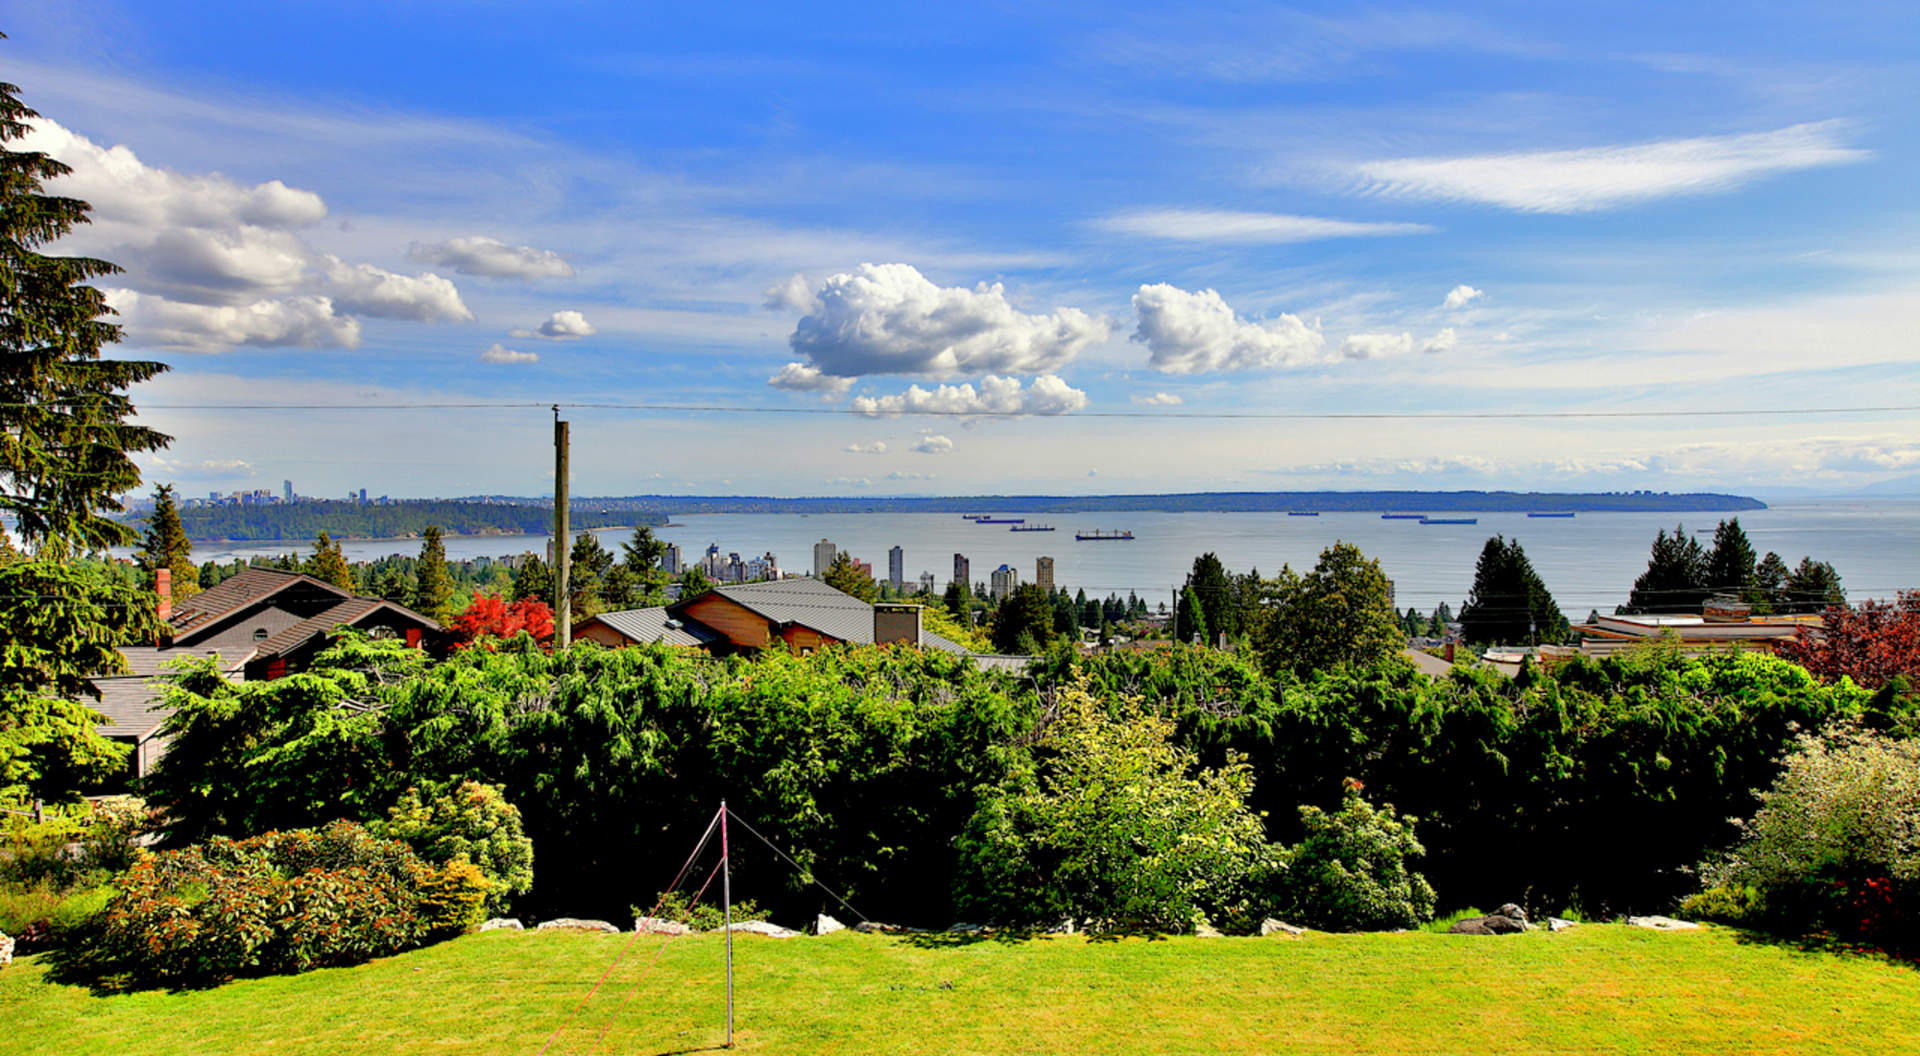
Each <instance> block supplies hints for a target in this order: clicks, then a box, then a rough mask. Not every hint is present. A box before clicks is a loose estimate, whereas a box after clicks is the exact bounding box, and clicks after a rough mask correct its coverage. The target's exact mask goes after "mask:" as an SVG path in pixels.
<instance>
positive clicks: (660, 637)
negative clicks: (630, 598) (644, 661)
mask: <svg viewBox="0 0 1920 1056" xmlns="http://www.w3.org/2000/svg"><path fill="white" fill-rule="evenodd" d="M594 619H595V620H598V621H600V622H601V623H603V624H606V625H607V626H608V627H611V628H613V629H614V630H616V631H618V632H620V633H621V634H624V635H626V636H627V637H628V638H631V639H633V640H634V641H636V642H666V643H667V644H668V645H706V644H708V643H710V642H717V641H721V640H722V639H724V638H725V637H726V635H723V634H721V633H719V632H718V631H714V630H710V629H708V628H707V627H704V626H702V625H700V624H699V623H696V622H694V621H692V620H686V621H682V620H678V619H675V618H674V617H673V616H672V615H671V614H670V613H668V612H667V610H666V607H665V606H655V607H653V608H650V609H627V610H626V611H624V612H603V613H601V614H600V615H598V616H595V617H594ZM669 625H671V626H669Z"/></svg>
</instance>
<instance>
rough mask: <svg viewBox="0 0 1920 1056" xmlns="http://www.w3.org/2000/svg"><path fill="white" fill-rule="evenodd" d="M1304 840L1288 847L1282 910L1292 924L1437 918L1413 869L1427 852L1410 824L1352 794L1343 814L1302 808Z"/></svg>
mask: <svg viewBox="0 0 1920 1056" xmlns="http://www.w3.org/2000/svg"><path fill="white" fill-rule="evenodd" d="M1300 825H1301V828H1302V829H1304V830H1305V833H1306V835H1305V836H1304V837H1303V838H1302V839H1301V841H1300V843H1299V844H1298V845H1297V846H1295V847H1293V848H1291V849H1290V851H1289V853H1288V856H1287V869H1286V872H1285V873H1284V874H1282V875H1283V880H1282V881H1281V883H1280V891H1281V895H1280V898H1279V905H1280V907H1281V911H1282V913H1283V914H1284V915H1285V916H1286V917H1287V919H1288V920H1291V921H1296V922H1298V923H1301V924H1305V925H1307V926H1309V927H1314V928H1320V929H1322V930H1325V931H1379V930H1386V929H1390V928H1411V927H1415V926H1417V925H1418V924H1420V923H1421V922H1422V921H1426V920H1430V919H1432V917H1433V906H1434V894H1433V888H1432V887H1431V886H1429V885H1428V883H1427V880H1426V878H1425V877H1423V876H1421V875H1420V874H1419V873H1416V872H1413V871H1412V870H1411V869H1409V868H1408V863H1409V862H1410V861H1411V860H1412V859H1415V858H1418V857H1420V856H1421V855H1423V854H1425V853H1426V850H1425V848H1423V847H1421V846H1420V842H1419V841H1418V840H1417V839H1415V838H1414V834H1413V825H1414V819H1413V818H1410V817H1409V818H1402V817H1399V816H1397V815H1396V814H1395V813H1394V811H1393V807H1392V806H1391V805H1387V806H1383V807H1379V808H1375V807H1374V806H1373V805H1372V804H1371V803H1368V802H1367V801H1366V799H1364V798H1363V797H1362V796H1361V795H1360V790H1359V788H1358V787H1357V785H1356V784H1349V785H1348V787H1347V792H1346V798H1345V801H1344V802H1343V803H1342V804H1341V806H1340V809H1339V810H1338V811H1335V812H1333V813H1327V812H1326V811H1323V810H1321V809H1320V808H1319V807H1313V806H1306V807H1301V808H1300Z"/></svg>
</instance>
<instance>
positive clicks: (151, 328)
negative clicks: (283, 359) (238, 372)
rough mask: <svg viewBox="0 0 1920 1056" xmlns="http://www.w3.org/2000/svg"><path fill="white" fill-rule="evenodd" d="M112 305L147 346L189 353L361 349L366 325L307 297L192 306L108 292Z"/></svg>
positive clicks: (132, 292) (324, 300) (322, 300)
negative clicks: (247, 347)
mask: <svg viewBox="0 0 1920 1056" xmlns="http://www.w3.org/2000/svg"><path fill="white" fill-rule="evenodd" d="M104 292H105V293H106V295H107V303H108V304H110V305H112V306H113V307H114V309H115V310H117V311H118V312H119V313H120V315H121V321H122V322H123V324H124V325H125V326H126V327H127V329H128V330H129V331H130V332H132V333H136V334H139V335H140V339H141V341H142V343H144V344H148V345H151V346H153V347H156V348H168V349H178V350H180V351H185V352H218V351H220V350H222V349H225V348H230V347H232V346H234V345H255V346H259V347H268V348H271V347H299V348H357V347H359V345H360V323H359V322H358V321H357V320H355V319H354V318H352V317H351V316H344V315H339V314H336V313H335V312H334V310H333V308H334V306H333V301H332V300H331V299H330V298H327V297H321V296H316V295H301V296H295V297H285V298H280V299H278V300H260V301H255V302H253V303H251V304H242V305H211V304H188V303H186V302H183V301H172V300H168V299H167V298H165V297H161V296H158V295H157V294H150V293H140V292H138V291H135V290H122V289H108V290H105V291H104Z"/></svg>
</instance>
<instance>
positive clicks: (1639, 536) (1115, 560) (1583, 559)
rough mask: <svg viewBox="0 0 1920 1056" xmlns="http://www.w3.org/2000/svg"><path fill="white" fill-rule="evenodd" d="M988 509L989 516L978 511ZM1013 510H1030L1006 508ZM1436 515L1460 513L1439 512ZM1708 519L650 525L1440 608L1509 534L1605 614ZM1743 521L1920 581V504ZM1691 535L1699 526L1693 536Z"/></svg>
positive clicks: (688, 543)
mask: <svg viewBox="0 0 1920 1056" xmlns="http://www.w3.org/2000/svg"><path fill="white" fill-rule="evenodd" d="M977 512H980V513H990V512H992V511H990V510H985V509H982V510H979V511H977ZM1011 516H1026V515H1021V514H1014V515H1011ZM1446 516H1472V515H1466V514H1462V515H1455V514H1447V515H1446ZM1721 516H1722V515H1718V514H1693V515H1687V514H1672V513H1666V514H1655V513H1583V514H1581V515H1579V516H1578V517H1572V518H1530V517H1527V516H1526V515H1525V514H1510V513H1503V514H1480V515H1478V520H1479V523H1477V524H1472V525H1422V524H1419V523H1418V522H1415V521H1404V520H1392V521H1389V520H1382V519H1381V518H1380V515H1379V514H1377V513H1367V514H1361V513H1323V514H1320V515H1319V516H1317V517H1291V516H1288V515H1287V514H1285V513H1114V512H1102V513H1090V514H1065V515H1052V514H1044V515H1034V516H1030V517H1028V520H1029V522H1031V523H1043V524H1052V525H1054V526H1055V527H1056V528H1057V529H1058V530H1057V531H1053V532H1013V531H1009V530H1008V526H1006V525H980V524H974V523H972V522H969V521H967V520H964V519H962V518H961V517H960V516H959V515H958V514H947V513H941V514H851V513H849V514H812V515H800V514H716V515H706V516H685V517H679V518H676V523H675V524H674V526H672V527H667V528H661V529H657V530H656V531H657V534H659V535H660V537H662V538H664V539H666V540H667V541H668V542H672V543H678V544H679V545H680V548H681V550H682V551H683V553H684V554H685V557H686V559H687V560H689V561H693V560H698V558H699V557H700V555H702V554H704V553H705V552H706V549H707V546H708V544H710V543H717V544H719V547H720V552H721V553H722V554H726V553H729V552H738V553H739V554H740V556H741V557H742V558H753V557H758V556H760V555H761V554H764V553H767V552H769V551H771V552H772V553H773V554H774V555H775V556H776V557H778V558H779V560H780V565H781V567H782V568H783V569H785V570H786V571H789V572H808V571H811V569H812V563H813V544H815V543H817V542H819V541H820V540H821V539H830V540H832V541H833V542H834V544H835V545H837V546H838V547H839V548H840V549H841V550H845V551H850V552H851V553H852V554H853V555H854V556H855V557H857V558H859V559H861V560H863V561H867V562H870V563H871V564H872V565H873V568H874V572H875V574H876V575H877V576H880V577H883V578H884V577H885V576H886V574H887V551H888V549H889V548H890V547H892V546H895V545H898V546H900V547H901V548H902V549H903V551H904V553H905V558H906V568H905V574H906V577H907V579H908V580H909V581H917V580H918V578H919V576H920V573H921V572H922V571H931V572H932V573H933V574H934V577H935V580H936V581H937V583H938V585H939V588H940V589H944V588H945V587H946V584H947V580H948V578H949V577H950V576H951V575H952V570H953V555H954V554H955V553H962V554H965V555H966V556H967V558H968V559H969V561H970V562H971V565H972V569H971V573H972V578H973V579H974V581H975V582H983V581H985V580H986V579H987V577H988V573H989V572H991V571H992V570H993V569H994V568H997V567H998V566H1000V565H1001V564H1003V563H1004V564H1007V565H1011V566H1012V567H1014V568H1015V569H1018V570H1019V573H1020V579H1021V582H1028V581H1030V580H1032V578H1033V574H1034V559H1035V558H1036V557H1040V556H1050V557H1052V558H1053V559H1054V582H1055V584H1057V585H1059V586H1064V587H1066V588H1068V589H1069V590H1078V589H1084V590H1085V591H1086V592H1087V593H1088V594H1090V595H1097V596H1100V597H1105V596H1106V595H1107V594H1110V593H1117V594H1119V595H1120V596H1122V597H1125V596H1126V594H1127V592H1128V591H1133V592H1135V593H1138V594H1139V595H1140V596H1141V597H1143V598H1145V599H1147V601H1148V602H1149V603H1150V604H1154V603H1158V602H1159V601H1161V600H1170V599H1171V597H1172V593H1173V591H1174V590H1175V589H1177V587H1178V586H1179V584H1180V582H1181V581H1182V580H1183V579H1184V578H1185V576H1186V573H1187V571H1188V569H1189V568H1191V567H1192V565H1193V559H1194V558H1195V557H1197V556H1199V555H1200V554H1202V553H1206V552H1208V551H1211V552H1213V553H1216V554H1218V555H1219V556H1220V559H1221V560H1222V561H1223V562H1225V563H1226V566H1227V567H1228V568H1229V569H1231V570H1234V571H1237V572H1244V571H1246V570H1247V569H1249V568H1257V569H1259V570H1260V572H1261V573H1262V574H1264V575H1272V574H1273V573H1274V572H1275V571H1277V570H1278V569H1279V568H1280V566H1281V565H1282V564H1290V565H1292V566H1293V567H1294V568H1295V569H1304V568H1309V567H1311V566H1312V565H1313V563H1314V561H1315V560H1316V559H1317V558H1318V557H1319V554H1320V552H1321V551H1322V550H1323V549H1325V548H1326V547H1328V546H1331V545H1332V544H1333V543H1335V542H1338V541H1345V542H1350V543H1353V544H1355V545H1357V546H1359V547H1360V549H1361V550H1363V551H1365V552H1366V554H1367V555H1368V556H1370V557H1373V558H1376V559H1378V560H1379V561H1380V563H1381V566H1382V567H1383V568H1384V569H1385V570H1386V573H1387V575H1388V576H1389V577H1390V578H1391V579H1392V580H1393V581H1394V587H1395V595H1396V600H1397V602H1398V605H1399V607H1400V608H1402V609H1405V608H1407V607H1408V606H1412V607H1414V608H1417V609H1420V610H1421V611H1423V612H1425V611H1427V610H1429V609H1431V608H1432V607H1433V606H1434V605H1435V604H1437V603H1439V602H1441V601H1445V602H1447V603H1448V604H1449V605H1451V606H1453V607H1454V608H1455V610H1458V609H1459V607H1460V604H1461V602H1462V601H1463V600H1464V599H1465V598H1466V596H1467V592H1468V590H1469V589H1470V588H1471V586H1472V584H1473V567H1474V562H1475V561H1476V560H1477V559H1478V558H1479V556H1480V550H1481V547H1483V546H1484V545H1485V544H1486V541H1487V539H1488V538H1489V537H1491V536H1493V535H1495V534H1500V535H1504V536H1506V537H1507V538H1509V539H1518V540H1519V541H1520V543H1521V545H1523V546H1524V547H1525V548H1526V552H1527V556H1528V558H1529V559H1531V560H1532V562H1533V566H1534V568H1535V569H1536V570H1537V571H1538V572H1539V573H1540V575H1541V578H1542V579H1544V580H1545V581H1546V584H1547V588H1548V589H1549V590H1551V591H1552V592H1553V595H1554V599H1555V600H1556V601H1557V602H1558V603H1559V605H1560V608H1561V610H1562V611H1563V612H1565V613H1566V614H1567V617H1568V618H1569V619H1573V620H1576V621H1577V620H1579V619H1581V618H1584V617H1585V616H1586V614H1587V610H1589V609H1599V610H1600V611H1602V612H1610V611H1612V609H1613V606H1615V605H1617V604H1620V603H1621V602H1623V601H1625V600H1626V597H1627V592H1628V590H1630V589H1631V588H1632V586H1633V579H1634V577H1635V576H1637V575H1639V574H1640V573H1641V572H1642V571H1644V570H1645V568H1646V564H1647V552H1648V549H1649V547H1650V546H1651V545H1652V543H1653V537H1654V533H1655V532H1656V531H1657V530H1659V529H1661V528H1666V529H1667V530H1668V531H1672V530H1673V528H1674V526H1675V525H1676V524H1682V525H1684V526H1685V528H1686V530H1687V531H1688V532H1689V533H1690V534H1691V533H1694V532H1696V531H1698V532H1699V538H1700V540H1701V544H1702V545H1707V544H1709V543H1710V542H1711V541H1712V539H1711V537H1712V531H1713V528H1714V526H1715V525H1716V524H1717V523H1718V522H1719V519H1720V517H1721ZM1739 516H1740V524H1741V527H1742V528H1744V529H1745V530H1746V533H1747V537H1748V538H1749V539H1750V540H1751V541H1752V542H1753V547H1754V550H1755V552H1757V553H1759V554H1765V553H1766V552H1767V551H1769V550H1773V551H1777V552H1778V553H1779V554H1780V556H1781V557H1783V558H1785V559H1786V561H1787V563H1788V564H1789V565H1794V564H1798V563H1799V561H1800V558H1801V557H1802V556H1812V557H1813V558H1814V559H1816V560H1821V561H1830V562H1832V563H1833V565H1834V567H1835V568H1836V569H1838V570H1839V572H1840V575H1841V578H1842V580H1843V581H1844V582H1845V585H1846V588H1847V595H1848V597H1849V598H1851V599H1852V600H1855V601H1859V600H1862V599H1866V598H1891V597H1893V596H1894V595H1895V594H1896V593H1897V592H1898V591H1900V590H1905V589H1920V502H1900V501H1886V500H1880V501H1832V502H1813V501H1808V502H1783V503H1779V504H1776V505H1774V506H1772V507H1771V508H1769V509H1765V510H1752V511H1748V512H1746V513H1742V514H1740V515H1739ZM1096 528H1097V529H1102V530H1108V531H1113V530H1119V529H1126V530H1130V531H1132V532H1133V535H1134V538H1133V541H1131V542H1076V541H1075V540H1074V532H1075V531H1076V530H1092V529H1096ZM1701 530H1703V531H1701ZM596 534H598V535H599V536H600V537H601V540H602V542H603V543H604V544H605V545H606V546H607V547H608V548H609V549H612V550H614V551H615V552H616V553H617V552H618V546H619V543H620V542H621V541H622V540H624V539H625V538H626V537H627V536H628V534H629V533H628V532H627V531H625V530H621V529H607V530H603V531H600V532H597V533H596ZM546 544H547V539H546V537H545V536H531V535H530V536H468V537H449V538H448V539H447V541H446V545H447V554H448V556H449V557H453V558H472V557H481V556H487V557H497V556H501V555H506V554H518V553H522V552H528V551H531V552H533V553H537V554H544V553H545V551H546ZM419 548H420V544H419V541H418V540H406V539H402V540H349V541H347V542H345V543H344V544H343V546H342V549H343V550H344V551H345V553H346V556H347V558H348V559H349V560H356V561H357V560H367V559H370V558H374V557H380V556H384V555H386V554H394V553H408V554H412V553H418V552H419ZM288 549H291V548H290V547H288V546H287V545H285V544H275V545H257V544H222V545H202V546H199V547H196V548H195V550H194V559H195V560H197V561H206V560H209V559H220V560H225V559H227V558H228V557H230V556H234V555H239V556H243V557H244V556H249V555H252V554H277V553H284V552H286V551H287V550H288Z"/></svg>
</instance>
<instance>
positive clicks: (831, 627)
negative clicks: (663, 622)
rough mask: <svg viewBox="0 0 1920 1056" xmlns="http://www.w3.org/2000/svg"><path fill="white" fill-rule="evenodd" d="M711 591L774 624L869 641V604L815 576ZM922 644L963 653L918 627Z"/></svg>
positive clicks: (676, 606) (857, 642) (954, 644)
mask: <svg viewBox="0 0 1920 1056" xmlns="http://www.w3.org/2000/svg"><path fill="white" fill-rule="evenodd" d="M713 593H715V594H718V595H720V596H721V597H723V598H726V599H727V600H728V601H731V602H733V603H735V604H737V605H740V606H741V607H743V608H746V609H748V610H750V611H752V612H755V613H758V614H759V615H761V616H764V617H766V618H767V619H768V620H770V621H772V622H773V623H775V624H788V623H795V624H799V625H800V626H802V627H807V628H810V629H812V630H816V631H819V632H820V633H821V634H824V635H826V636H828V637H830V638H837V639H839V640H840V641H843V642H848V643H850V644H853V645H872V644H873V605H872V604H870V603H868V602H864V601H861V600H860V599H859V598H856V597H854V596H853V595H851V594H848V593H846V592H845V591H840V590H835V589H834V588H832V587H830V586H827V585H826V584H825V583H823V582H821V581H820V580H817V579H776V580H768V581H767V582H764V583H732V584H728V585H726V586H720V587H715V588H714V589H713ZM698 600H699V599H698V598H689V599H687V600H686V601H682V602H677V603H675V604H674V605H672V606H669V608H670V609H673V610H682V609H684V608H685V607H686V606H687V605H690V604H692V603H693V602H694V601H698ZM920 644H921V646H922V647H925V648H931V649H939V650H941V651H943V652H948V653H965V652H966V651H967V650H966V649H965V648H964V647H963V646H961V645H960V644H959V643H957V642H952V641H949V640H947V639H945V638H942V637H941V636H940V635H937V634H935V633H933V632H932V631H929V630H927V629H926V628H925V627H924V626H923V627H921V628H920Z"/></svg>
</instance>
